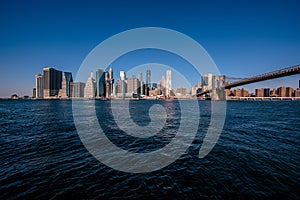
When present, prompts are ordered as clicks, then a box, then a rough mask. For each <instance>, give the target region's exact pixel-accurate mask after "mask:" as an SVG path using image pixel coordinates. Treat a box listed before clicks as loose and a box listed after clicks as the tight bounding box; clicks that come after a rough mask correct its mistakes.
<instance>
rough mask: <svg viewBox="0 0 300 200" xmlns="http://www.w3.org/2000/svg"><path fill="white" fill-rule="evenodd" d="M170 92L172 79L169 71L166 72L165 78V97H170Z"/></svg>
mask: <svg viewBox="0 0 300 200" xmlns="http://www.w3.org/2000/svg"><path fill="white" fill-rule="evenodd" d="M171 90H172V77H171V70H167V76H166V96H167V97H170V96H171Z"/></svg>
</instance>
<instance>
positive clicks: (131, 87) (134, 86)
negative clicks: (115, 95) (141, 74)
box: [127, 77, 140, 93]
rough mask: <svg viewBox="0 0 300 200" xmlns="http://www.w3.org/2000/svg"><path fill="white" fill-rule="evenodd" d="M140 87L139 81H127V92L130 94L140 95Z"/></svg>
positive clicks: (132, 79)
mask: <svg viewBox="0 0 300 200" xmlns="http://www.w3.org/2000/svg"><path fill="white" fill-rule="evenodd" d="M139 86H140V81H139V79H137V78H135V77H132V78H129V79H127V92H128V93H138V88H139Z"/></svg>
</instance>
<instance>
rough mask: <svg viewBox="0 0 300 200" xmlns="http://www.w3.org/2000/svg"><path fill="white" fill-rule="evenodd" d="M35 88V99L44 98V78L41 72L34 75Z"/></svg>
mask: <svg viewBox="0 0 300 200" xmlns="http://www.w3.org/2000/svg"><path fill="white" fill-rule="evenodd" d="M35 89H36V90H35V91H36V95H35V97H36V98H37V99H43V98H44V79H43V75H42V74H37V75H35Z"/></svg>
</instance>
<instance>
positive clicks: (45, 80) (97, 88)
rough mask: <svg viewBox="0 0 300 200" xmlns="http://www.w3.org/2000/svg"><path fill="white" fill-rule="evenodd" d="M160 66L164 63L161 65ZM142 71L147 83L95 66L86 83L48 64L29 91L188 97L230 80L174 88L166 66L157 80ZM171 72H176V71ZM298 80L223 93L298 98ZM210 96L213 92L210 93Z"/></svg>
mask: <svg viewBox="0 0 300 200" xmlns="http://www.w3.org/2000/svg"><path fill="white" fill-rule="evenodd" d="M163 67H165V66H162V67H160V68H163ZM138 69H140V68H138ZM289 69H290V68H289ZM144 71H145V75H146V82H145V81H144V80H143V72H139V71H135V73H136V75H132V77H126V72H125V71H123V70H121V71H118V72H117V74H119V79H118V78H114V77H115V76H114V73H113V68H112V66H111V65H110V67H109V70H107V71H103V70H102V69H97V70H96V71H95V74H96V77H95V79H94V71H91V72H90V75H89V77H88V78H87V80H86V82H85V83H83V82H73V77H72V73H71V72H62V71H60V70H57V69H55V68H51V67H47V68H43V74H36V75H35V80H36V85H35V88H33V90H32V98H37V99H49V98H63V99H64V98H71V97H72V98H83V97H84V98H102V99H103V98H106V99H107V98H108V99H111V98H113V99H114V98H136V97H137V96H136V97H135V95H134V94H137V95H140V97H143V96H150V97H151V96H152V97H159V98H161V97H164V98H174V97H176V98H178V97H179V98H191V97H193V96H194V97H196V96H198V94H199V93H201V92H203V91H207V90H213V88H215V87H221V86H222V85H224V84H228V83H230V82H227V81H226V76H224V75H221V76H217V75H213V74H211V73H208V74H204V75H202V76H201V84H200V82H198V83H197V85H192V86H190V87H182V86H181V87H178V86H177V87H174V86H173V85H172V83H173V82H178V80H175V81H174V80H173V78H172V77H173V75H171V74H172V71H171V70H170V69H169V68H168V67H167V69H166V71H165V73H162V74H161V79H160V80H159V81H158V82H153V81H152V80H151V70H150V69H148V68H147V69H146V70H144ZM281 71H282V70H281ZM174 72H175V75H176V71H174ZM137 74H138V76H137ZM165 77H166V78H165ZM175 77H176V76H175ZM187 81H188V80H187ZM179 82H181V83H182V82H184V80H179ZM215 82H216V83H215ZM298 83H299V85H298V86H297V87H296V88H295V90H294V88H292V87H289V86H286V85H283V86H281V87H278V88H255V93H252V92H249V91H248V90H246V89H245V88H244V87H242V88H241V87H234V89H232V88H230V89H228V88H227V89H226V90H225V93H226V95H225V96H226V97H300V80H299V81H298ZM201 96H202V95H201ZM201 96H199V97H201ZM17 97H18V96H17V94H14V95H12V96H11V98H17ZM202 97H204V96H202ZM209 97H212V94H210V95H209ZM214 98H215V97H214Z"/></svg>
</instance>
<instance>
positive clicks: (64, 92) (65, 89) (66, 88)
mask: <svg viewBox="0 0 300 200" xmlns="http://www.w3.org/2000/svg"><path fill="white" fill-rule="evenodd" d="M71 82H73V77H72V73H71V72H64V73H63V77H62V82H61V90H60V92H59V95H58V96H60V97H61V98H69V97H71V87H70V85H71Z"/></svg>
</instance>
